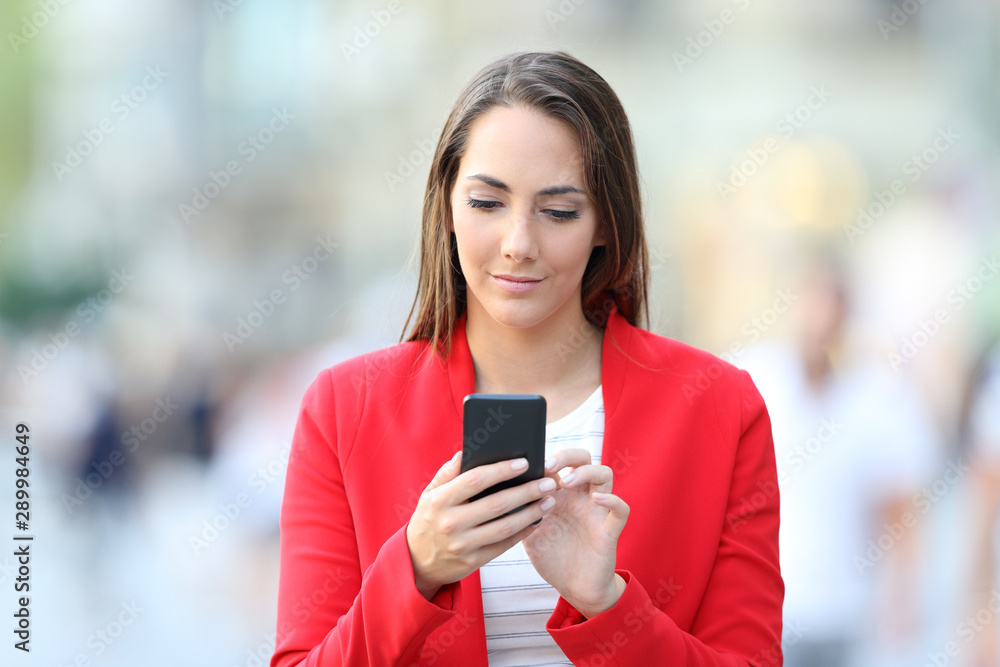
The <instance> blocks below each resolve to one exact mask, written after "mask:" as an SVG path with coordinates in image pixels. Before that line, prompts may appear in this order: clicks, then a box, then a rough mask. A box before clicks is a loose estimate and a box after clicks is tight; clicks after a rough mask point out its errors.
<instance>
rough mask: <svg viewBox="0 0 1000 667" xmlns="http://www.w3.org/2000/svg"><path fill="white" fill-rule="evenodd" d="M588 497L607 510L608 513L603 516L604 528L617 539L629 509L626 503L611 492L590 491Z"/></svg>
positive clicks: (626, 519)
mask: <svg viewBox="0 0 1000 667" xmlns="http://www.w3.org/2000/svg"><path fill="white" fill-rule="evenodd" d="M590 497H591V498H592V499H593V501H594V502H595V503H596V504H598V505H600V506H601V507H605V508H607V509H608V510H609V511H608V515H607V516H606V517H604V530H606V531H607V533H608V535H610V536H612V537H613V538H614V539H616V540H617V539H618V537H619V536H620V535H621V534H622V530H624V528H625V522H626V521H628V515H629V512H630V511H631V510H630V509H629V506H628V504H627V503H626V502H625V501H624V500H622V499H621V498H619V497H618V496H616V495H614V494H613V493H592V494H590Z"/></svg>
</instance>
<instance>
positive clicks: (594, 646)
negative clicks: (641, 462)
mask: <svg viewBox="0 0 1000 667" xmlns="http://www.w3.org/2000/svg"><path fill="white" fill-rule="evenodd" d="M739 373H740V377H739V383H740V388H741V389H740V392H741V400H740V404H741V415H740V434H739V442H738V444H737V449H736V452H735V456H734V464H733V471H732V476H731V480H730V489H729V496H728V501H727V510H726V516H725V518H724V521H723V526H722V533H721V538H720V540H719V546H718V551H717V552H716V557H715V563H714V565H713V567H712V572H711V575H710V576H709V579H708V583H707V585H706V587H705V592H704V595H703V597H702V602H701V605H700V606H699V608H698V613H697V615H696V616H695V618H694V620H693V622H692V624H691V628H690V632H686V631H684V630H683V629H681V628H679V627H678V626H677V624H676V623H674V621H673V620H672V619H671V618H670V616H669V615H668V614H666V613H664V612H663V611H661V610H660V609H659V607H658V606H657V605H655V604H654V602H653V600H651V597H650V594H649V592H648V591H647V589H646V588H644V587H643V585H642V583H641V582H639V581H638V580H637V579H636V578H635V577H633V576H632V575H631V573H630V572H628V571H626V570H618V573H619V574H620V575H622V577H623V578H624V579H625V581H626V587H625V592H624V593H623V594H622V597H621V598H620V599H619V600H618V602H617V603H616V604H615V606H614V607H612V608H611V609H609V610H608V611H606V612H604V613H602V614H598V615H597V616H594V617H592V618H590V619H589V620H588V619H585V618H584V617H583V615H581V614H580V612H578V611H577V610H576V609H574V608H573V607H572V606H570V605H569V603H567V602H566V600H565V599H563V598H559V602H558V603H557V605H556V608H555V611H554V612H553V613H552V615H551V616H550V617H549V621H548V623H547V624H546V629H547V630H548V631H549V633H550V634H551V635H552V637H553V639H555V641H556V643H558V644H559V646H560V648H562V650H563V652H564V653H565V654H566V655H567V657H569V659H570V660H572V661H573V664H574V665H597V664H606V665H621V666H623V667H624V666H626V665H639V664H649V661H650V659H651V658H652V657H654V656H655V657H656V658H658V661H657V662H658V664H671V665H686V666H690V667H695V666H701V665H704V666H708V665H718V666H722V665H726V666H732V667H737V666H739V667H747V666H753V667H780V666H781V664H782V652H781V605H782V601H783V599H784V591H785V589H784V583H783V581H782V579H781V573H780V568H779V565H778V480H777V472H776V466H775V458H774V444H773V441H772V436H771V423H770V419H769V418H768V415H767V410H766V408H765V406H764V401H763V399H762V398H761V396H760V393H759V392H758V391H757V388H756V387H755V386H754V385H753V382H752V380H751V379H750V376H749V374H747V373H746V371H739ZM678 537H679V538H681V537H682V536H678ZM678 548H683V544H682V543H680V542H679V543H678ZM663 593H664V592H663V591H659V592H658V593H657V594H656V596H655V597H657V598H658V602H659V603H660V606H662V603H663V602H665V601H666V600H664V599H662V598H663ZM667 594H668V595H669V592H667Z"/></svg>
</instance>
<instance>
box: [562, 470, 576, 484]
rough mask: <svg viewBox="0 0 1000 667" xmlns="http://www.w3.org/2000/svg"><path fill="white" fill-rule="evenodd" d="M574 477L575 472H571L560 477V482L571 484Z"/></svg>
mask: <svg viewBox="0 0 1000 667" xmlns="http://www.w3.org/2000/svg"><path fill="white" fill-rule="evenodd" d="M574 479H576V473H575V472H571V473H569V474H568V475H566V476H564V477H563V478H562V482H563V484H572V483H573V480H574Z"/></svg>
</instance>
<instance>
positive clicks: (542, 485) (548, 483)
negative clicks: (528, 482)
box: [538, 477, 556, 491]
mask: <svg viewBox="0 0 1000 667" xmlns="http://www.w3.org/2000/svg"><path fill="white" fill-rule="evenodd" d="M555 488H556V480H554V479H552V478H551V477H546V478H545V479H543V480H542V481H541V482H539V483H538V490H539V491H552V490H553V489H555Z"/></svg>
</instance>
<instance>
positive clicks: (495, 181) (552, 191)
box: [465, 174, 587, 196]
mask: <svg viewBox="0 0 1000 667" xmlns="http://www.w3.org/2000/svg"><path fill="white" fill-rule="evenodd" d="M465 180H467V181H471V180H475V181H482V182H483V183H485V184H486V185H489V186H490V187H493V188H497V189H498V190H503V191H504V192H510V186H509V185H507V184H506V183H504V182H503V181H501V180H500V179H499V178H494V177H493V176H488V175H486V174H472V175H471V176H466V177H465ZM571 192H577V193H579V194H582V195H585V194H587V193H586V192H585V191H584V190H581V189H580V188H578V187H575V186H573V185H553V186H552V187H549V188H545V189H544V190H539V191H538V195H539V196H546V195H564V194H567V193H571Z"/></svg>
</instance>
